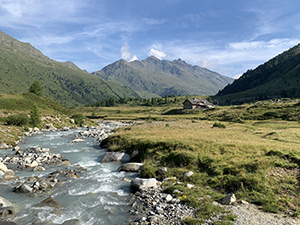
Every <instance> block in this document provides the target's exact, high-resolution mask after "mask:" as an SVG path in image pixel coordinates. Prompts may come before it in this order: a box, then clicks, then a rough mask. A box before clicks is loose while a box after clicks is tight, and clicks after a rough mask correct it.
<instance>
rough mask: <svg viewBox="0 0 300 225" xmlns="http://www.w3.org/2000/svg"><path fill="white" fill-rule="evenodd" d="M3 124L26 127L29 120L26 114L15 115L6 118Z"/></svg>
mask: <svg viewBox="0 0 300 225" xmlns="http://www.w3.org/2000/svg"><path fill="white" fill-rule="evenodd" d="M5 122H6V123H7V124H8V125H15V126H26V125H28V123H29V118H28V116H27V115H26V114H15V115H11V116H8V117H7V118H6V121H5Z"/></svg>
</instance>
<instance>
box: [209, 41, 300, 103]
mask: <svg viewBox="0 0 300 225" xmlns="http://www.w3.org/2000/svg"><path fill="white" fill-rule="evenodd" d="M286 97H290V98H297V97H300V44H298V45H295V46H294V47H292V48H290V49H289V50H286V51H284V52H283V53H281V54H279V55H277V56H275V57H274V58H272V59H270V60H268V61H267V62H265V63H263V64H261V65H259V66H258V67H257V68H255V69H254V70H248V71H247V72H245V73H244V74H243V75H242V76H241V77H240V78H239V79H237V80H235V81H234V82H233V83H232V84H230V85H228V86H226V87H225V88H224V89H223V90H221V91H220V92H219V93H218V94H217V95H216V96H215V99H218V100H219V101H220V102H224V101H226V102H227V103H239V102H240V103H243V102H245V101H254V100H264V99H274V98H286Z"/></svg>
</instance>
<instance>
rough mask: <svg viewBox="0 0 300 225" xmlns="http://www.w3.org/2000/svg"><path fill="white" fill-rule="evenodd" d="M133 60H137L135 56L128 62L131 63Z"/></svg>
mask: <svg viewBox="0 0 300 225" xmlns="http://www.w3.org/2000/svg"><path fill="white" fill-rule="evenodd" d="M135 60H138V57H137V56H136V55H134V56H133V57H132V59H130V60H129V62H133V61H135Z"/></svg>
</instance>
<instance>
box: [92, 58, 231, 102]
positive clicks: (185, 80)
mask: <svg viewBox="0 0 300 225" xmlns="http://www.w3.org/2000/svg"><path fill="white" fill-rule="evenodd" d="M92 74H94V75H97V76H100V77H101V78H103V79H105V80H110V81H113V82H117V83H119V84H122V85H124V86H130V87H131V88H132V89H133V90H134V91H136V92H138V93H144V94H146V93H151V94H156V95H158V96H164V95H170V94H174V95H212V94H216V93H217V91H218V90H219V89H221V88H223V87H224V86H225V85H226V84H228V83H231V82H232V81H233V79H232V78H229V77H225V76H222V75H220V74H218V73H216V72H213V71H211V70H209V69H206V68H202V67H200V66H193V65H190V64H188V63H186V62H185V61H183V60H181V59H176V60H173V61H169V60H160V59H158V58H156V57H155V56H149V57H148V58H146V59H144V60H141V61H140V60H135V61H132V62H127V61H126V60H124V59H120V60H117V61H116V62H114V63H111V64H109V65H107V66H106V67H104V68H103V69H102V70H99V71H96V72H93V73H92Z"/></svg>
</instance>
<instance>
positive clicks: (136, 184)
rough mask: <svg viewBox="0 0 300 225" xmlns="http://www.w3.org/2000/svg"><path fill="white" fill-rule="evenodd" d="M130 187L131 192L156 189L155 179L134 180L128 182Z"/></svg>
mask: <svg viewBox="0 0 300 225" xmlns="http://www.w3.org/2000/svg"><path fill="white" fill-rule="evenodd" d="M130 187H131V188H132V189H133V190H141V189H144V188H156V187H157V180H156V179H155V178H150V179H145V178H135V179H133V180H132V181H131V182H130Z"/></svg>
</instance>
